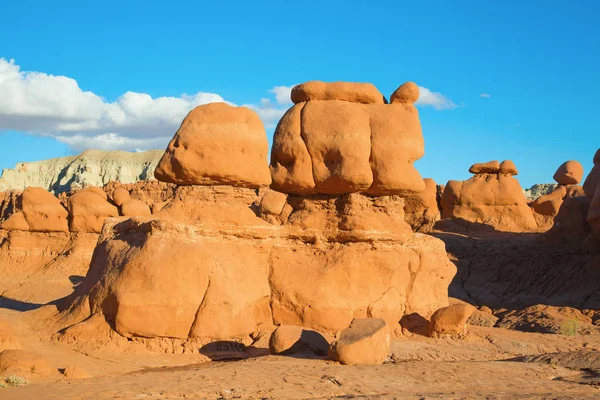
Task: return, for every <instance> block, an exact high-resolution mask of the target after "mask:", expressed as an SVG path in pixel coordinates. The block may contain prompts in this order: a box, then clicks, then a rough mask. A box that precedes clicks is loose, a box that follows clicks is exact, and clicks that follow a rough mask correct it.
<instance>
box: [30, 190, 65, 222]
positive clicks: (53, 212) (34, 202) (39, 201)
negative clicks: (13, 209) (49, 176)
mask: <svg viewBox="0 0 600 400" xmlns="http://www.w3.org/2000/svg"><path fill="white" fill-rule="evenodd" d="M21 202H22V205H23V214H24V216H25V220H26V221H27V225H29V230H30V231H34V232H68V231H69V226H68V223H67V215H68V213H67V210H65V208H64V207H63V206H62V204H60V200H58V199H57V198H56V197H54V195H53V194H52V193H50V192H48V191H47V190H45V189H42V188H40V187H28V188H26V189H25V190H24V191H23V195H22V198H21Z"/></svg>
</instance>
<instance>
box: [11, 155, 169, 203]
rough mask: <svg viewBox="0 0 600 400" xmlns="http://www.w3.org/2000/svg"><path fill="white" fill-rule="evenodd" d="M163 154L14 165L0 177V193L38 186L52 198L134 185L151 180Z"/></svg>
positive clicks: (82, 158) (68, 159)
mask: <svg viewBox="0 0 600 400" xmlns="http://www.w3.org/2000/svg"><path fill="white" fill-rule="evenodd" d="M162 155H163V151H158V150H151V151H145V152H127V151H104V150H86V151H84V152H83V153H81V154H79V155H77V156H70V157H62V158H54V159H51V160H44V161H37V162H27V163H18V164H17V165H16V167H15V168H14V169H5V170H3V171H2V177H0V192H2V191H7V190H24V189H25V188H26V187H29V186H35V187H42V188H44V189H46V190H48V191H50V192H51V193H54V194H55V195H58V194H59V193H63V192H69V191H71V190H74V189H82V188H84V187H88V186H103V185H105V184H107V183H108V182H110V181H119V182H122V183H135V182H138V181H143V180H147V179H152V178H153V171H154V168H155V167H156V164H158V161H159V160H160V157H161V156H162Z"/></svg>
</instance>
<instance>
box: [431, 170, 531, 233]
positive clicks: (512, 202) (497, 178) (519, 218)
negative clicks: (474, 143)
mask: <svg viewBox="0 0 600 400" xmlns="http://www.w3.org/2000/svg"><path fill="white" fill-rule="evenodd" d="M501 165H505V166H507V167H506V168H505V171H506V172H502V171H501ZM469 171H471V172H473V173H475V175H474V176H473V177H472V178H471V179H469V180H466V181H449V182H448V183H447V184H446V186H445V188H444V193H443V194H442V200H441V203H442V218H452V219H453V220H454V221H456V222H457V223H459V224H461V225H467V226H469V225H472V224H481V225H486V226H488V227H492V228H494V229H496V230H499V231H508V232H523V231H535V230H536V229H537V224H536V221H535V219H534V217H533V213H532V211H531V209H530V208H529V206H528V205H527V201H526V199H525V196H524V194H523V189H522V188H521V185H520V184H519V181H517V180H516V179H515V178H513V176H512V175H514V174H515V172H516V168H514V164H512V162H511V163H508V161H505V162H503V163H502V164H500V163H499V162H498V161H490V162H488V163H483V164H474V165H473V166H472V167H471V168H470V169H469Z"/></svg>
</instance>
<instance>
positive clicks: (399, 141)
mask: <svg viewBox="0 0 600 400" xmlns="http://www.w3.org/2000/svg"><path fill="white" fill-rule="evenodd" d="M308 86H310V87H312V83H307V84H304V85H299V86H297V87H296V88H295V89H294V90H292V97H293V99H295V100H297V101H296V103H297V104H295V105H294V106H293V107H292V108H291V109H289V110H288V111H287V113H286V114H285V115H284V116H283V118H282V119H281V121H280V122H279V124H278V125H277V128H276V130H275V135H274V137H273V147H272V151H271V174H272V177H273V183H272V185H271V187H272V188H273V189H274V190H277V191H280V192H283V193H291V194H296V195H309V194H315V193H321V194H342V193H352V192H367V193H369V194H372V195H378V196H379V195H393V194H407V193H414V192H419V191H422V190H423V189H424V184H423V180H422V179H421V177H420V175H419V173H418V172H417V170H416V169H415V168H414V166H413V162H414V161H415V160H417V159H419V158H421V157H422V156H423V154H424V142H423V135H422V132H421V124H420V122H419V115H418V111H417V109H416V108H415V107H414V105H413V103H414V101H415V96H414V92H415V91H416V93H418V88H417V86H416V85H415V84H414V83H407V84H405V85H403V87H401V88H402V90H400V88H399V89H398V91H397V92H398V93H397V95H396V96H394V97H393V101H392V103H391V104H383V100H380V101H378V102H376V101H375V99H376V98H380V99H382V96H380V95H379V94H373V95H365V93H364V90H363V88H364V87H363V86H360V84H345V85H344V86H343V89H339V85H338V83H322V82H321V83H319V84H318V85H317V86H316V87H318V88H319V89H318V90H317V89H315V91H314V94H313V95H302V96H300V95H298V96H297V97H295V95H294V93H304V94H306V93H313V92H312V89H311V90H307V89H306V87H308ZM369 88H372V89H374V87H371V86H369ZM369 90H370V89H369ZM374 90H375V91H376V89H374ZM411 92H412V93H413V95H412V96H411V95H410V94H403V93H411ZM377 93H378V92H377ZM416 97H418V95H417V96H416Z"/></svg>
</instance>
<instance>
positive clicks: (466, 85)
mask: <svg viewBox="0 0 600 400" xmlns="http://www.w3.org/2000/svg"><path fill="white" fill-rule="evenodd" d="M204 3H208V4H204ZM525 3H527V4H525ZM599 14H600V2H597V1H592V0H589V1H585V0H582V1H577V2H573V1H558V0H555V1H545V2H540V1H530V2H523V1H502V2H500V1H460V0H459V1H421V2H401V1H377V2H373V1H328V2H323V1H322V0H321V1H311V0H306V1H303V2H282V1H255V2H248V1H227V2H226V1H223V2H192V1H170V2H164V1H161V2H158V1H144V2H141V1H112V0H106V1H102V2H82V1H70V0H63V1H60V2H48V1H28V0H22V1H20V2H18V3H17V2H7V3H6V4H3V5H2V9H1V12H0V58H3V59H4V69H2V65H0V168H7V167H13V166H14V164H15V163H16V162H17V161H34V160H38V159H44V158H50V157H61V156H64V155H66V154H74V153H77V152H79V151H81V150H82V149H84V148H86V147H90V146H92V147H99V146H105V147H109V148H125V149H133V148H152V147H163V146H164V144H166V143H165V140H167V139H168V138H169V137H170V136H172V134H173V133H174V132H175V130H174V129H176V127H177V126H176V125H177V123H176V122H174V121H177V120H179V121H180V120H181V117H182V115H181V114H182V113H183V115H185V111H182V110H187V108H186V107H192V106H193V105H194V104H198V103H200V102H205V101H207V99H208V100H211V99H212V100H215V99H219V98H222V99H225V100H227V101H230V102H233V103H235V104H240V105H241V104H248V105H251V106H253V107H255V108H256V109H257V110H258V111H259V115H261V117H263V120H264V121H265V123H266V125H267V126H268V129H267V131H268V134H269V135H271V134H272V131H273V129H272V128H271V126H272V124H273V123H275V122H276V120H277V116H279V115H280V114H281V112H283V110H285V109H286V108H287V107H289V105H287V104H285V101H279V102H278V101H277V97H276V92H271V90H272V89H273V88H275V87H281V86H290V85H293V84H296V83H300V82H304V81H308V80H315V79H318V80H324V81H336V80H346V81H357V82H372V83H374V84H375V85H376V86H377V87H378V88H379V89H380V90H381V91H382V93H384V94H385V95H386V96H389V95H390V94H391V93H392V92H393V91H394V90H395V89H396V88H397V87H398V86H399V85H400V84H402V83H403V82H405V81H409V80H410V81H414V82H416V83H417V84H418V85H420V86H422V87H425V88H428V89H429V90H430V91H431V92H433V93H437V95H432V96H433V97H432V101H430V102H429V103H427V102H426V104H424V105H423V106H421V107H420V114H421V122H422V125H423V133H424V136H425V146H426V148H425V150H426V155H425V157H423V159H421V160H419V161H418V162H417V166H418V169H419V170H420V171H421V173H422V175H423V176H424V177H433V178H434V179H435V180H436V181H438V182H439V183H445V182H446V181H447V180H449V179H466V178H468V177H469V176H470V174H469V173H468V171H467V170H468V168H469V166H470V165H471V164H473V163H475V162H481V161H488V160H491V159H499V160H503V159H512V160H513V161H515V163H516V165H517V167H518V168H519V170H520V175H519V179H520V181H521V183H522V185H523V186H530V185H531V184H533V183H539V182H551V181H552V175H553V173H554V171H555V170H556V168H557V167H558V166H559V165H560V164H561V163H562V162H564V161H566V160H569V159H576V160H579V161H581V162H582V163H583V164H584V167H585V170H586V172H587V171H589V169H590V168H591V160H592V157H593V154H594V152H595V151H596V149H598V148H599V147H600V140H599V138H600V119H599V118H598V117H597V115H598V113H597V108H598V103H599V101H598V98H599V96H600V73H598V71H600V24H597V16H598V15H599ZM11 59H12V60H14V61H13V62H12V64H10V63H9V60H11ZM3 71H4V72H3ZM15 71H17V72H15ZM30 72H39V73H40V74H34V73H30ZM3 73H4V78H3ZM9 75H10V76H11V77H12V78H11V79H13V80H12V81H10V82H12V83H10V82H9V84H10V85H11V86H10V87H9V86H8V84H7V83H6V82H8V80H7V78H6V76H9ZM56 77H62V78H56ZM64 77H67V78H70V79H67V78H64ZM3 79H4V82H5V85H4V87H3V86H2V85H3V84H2V82H3ZM3 92H4V93H3ZM88 92H90V93H88ZM128 92H133V94H132V95H125V94H126V93H128ZM7 93H8V95H7ZM198 93H200V95H197V94H198ZM184 94H187V96H184V97H182V95H184ZM482 94H486V95H488V96H487V97H486V96H484V97H482ZM124 95H125V96H124ZM161 97H162V98H163V99H162V100H157V99H158V98H161ZM261 99H262V100H261ZM115 110H117V111H115ZM107 120H110V121H109V122H107ZM115 121H118V123H117V122H115ZM57 138H58V139H57Z"/></svg>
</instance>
